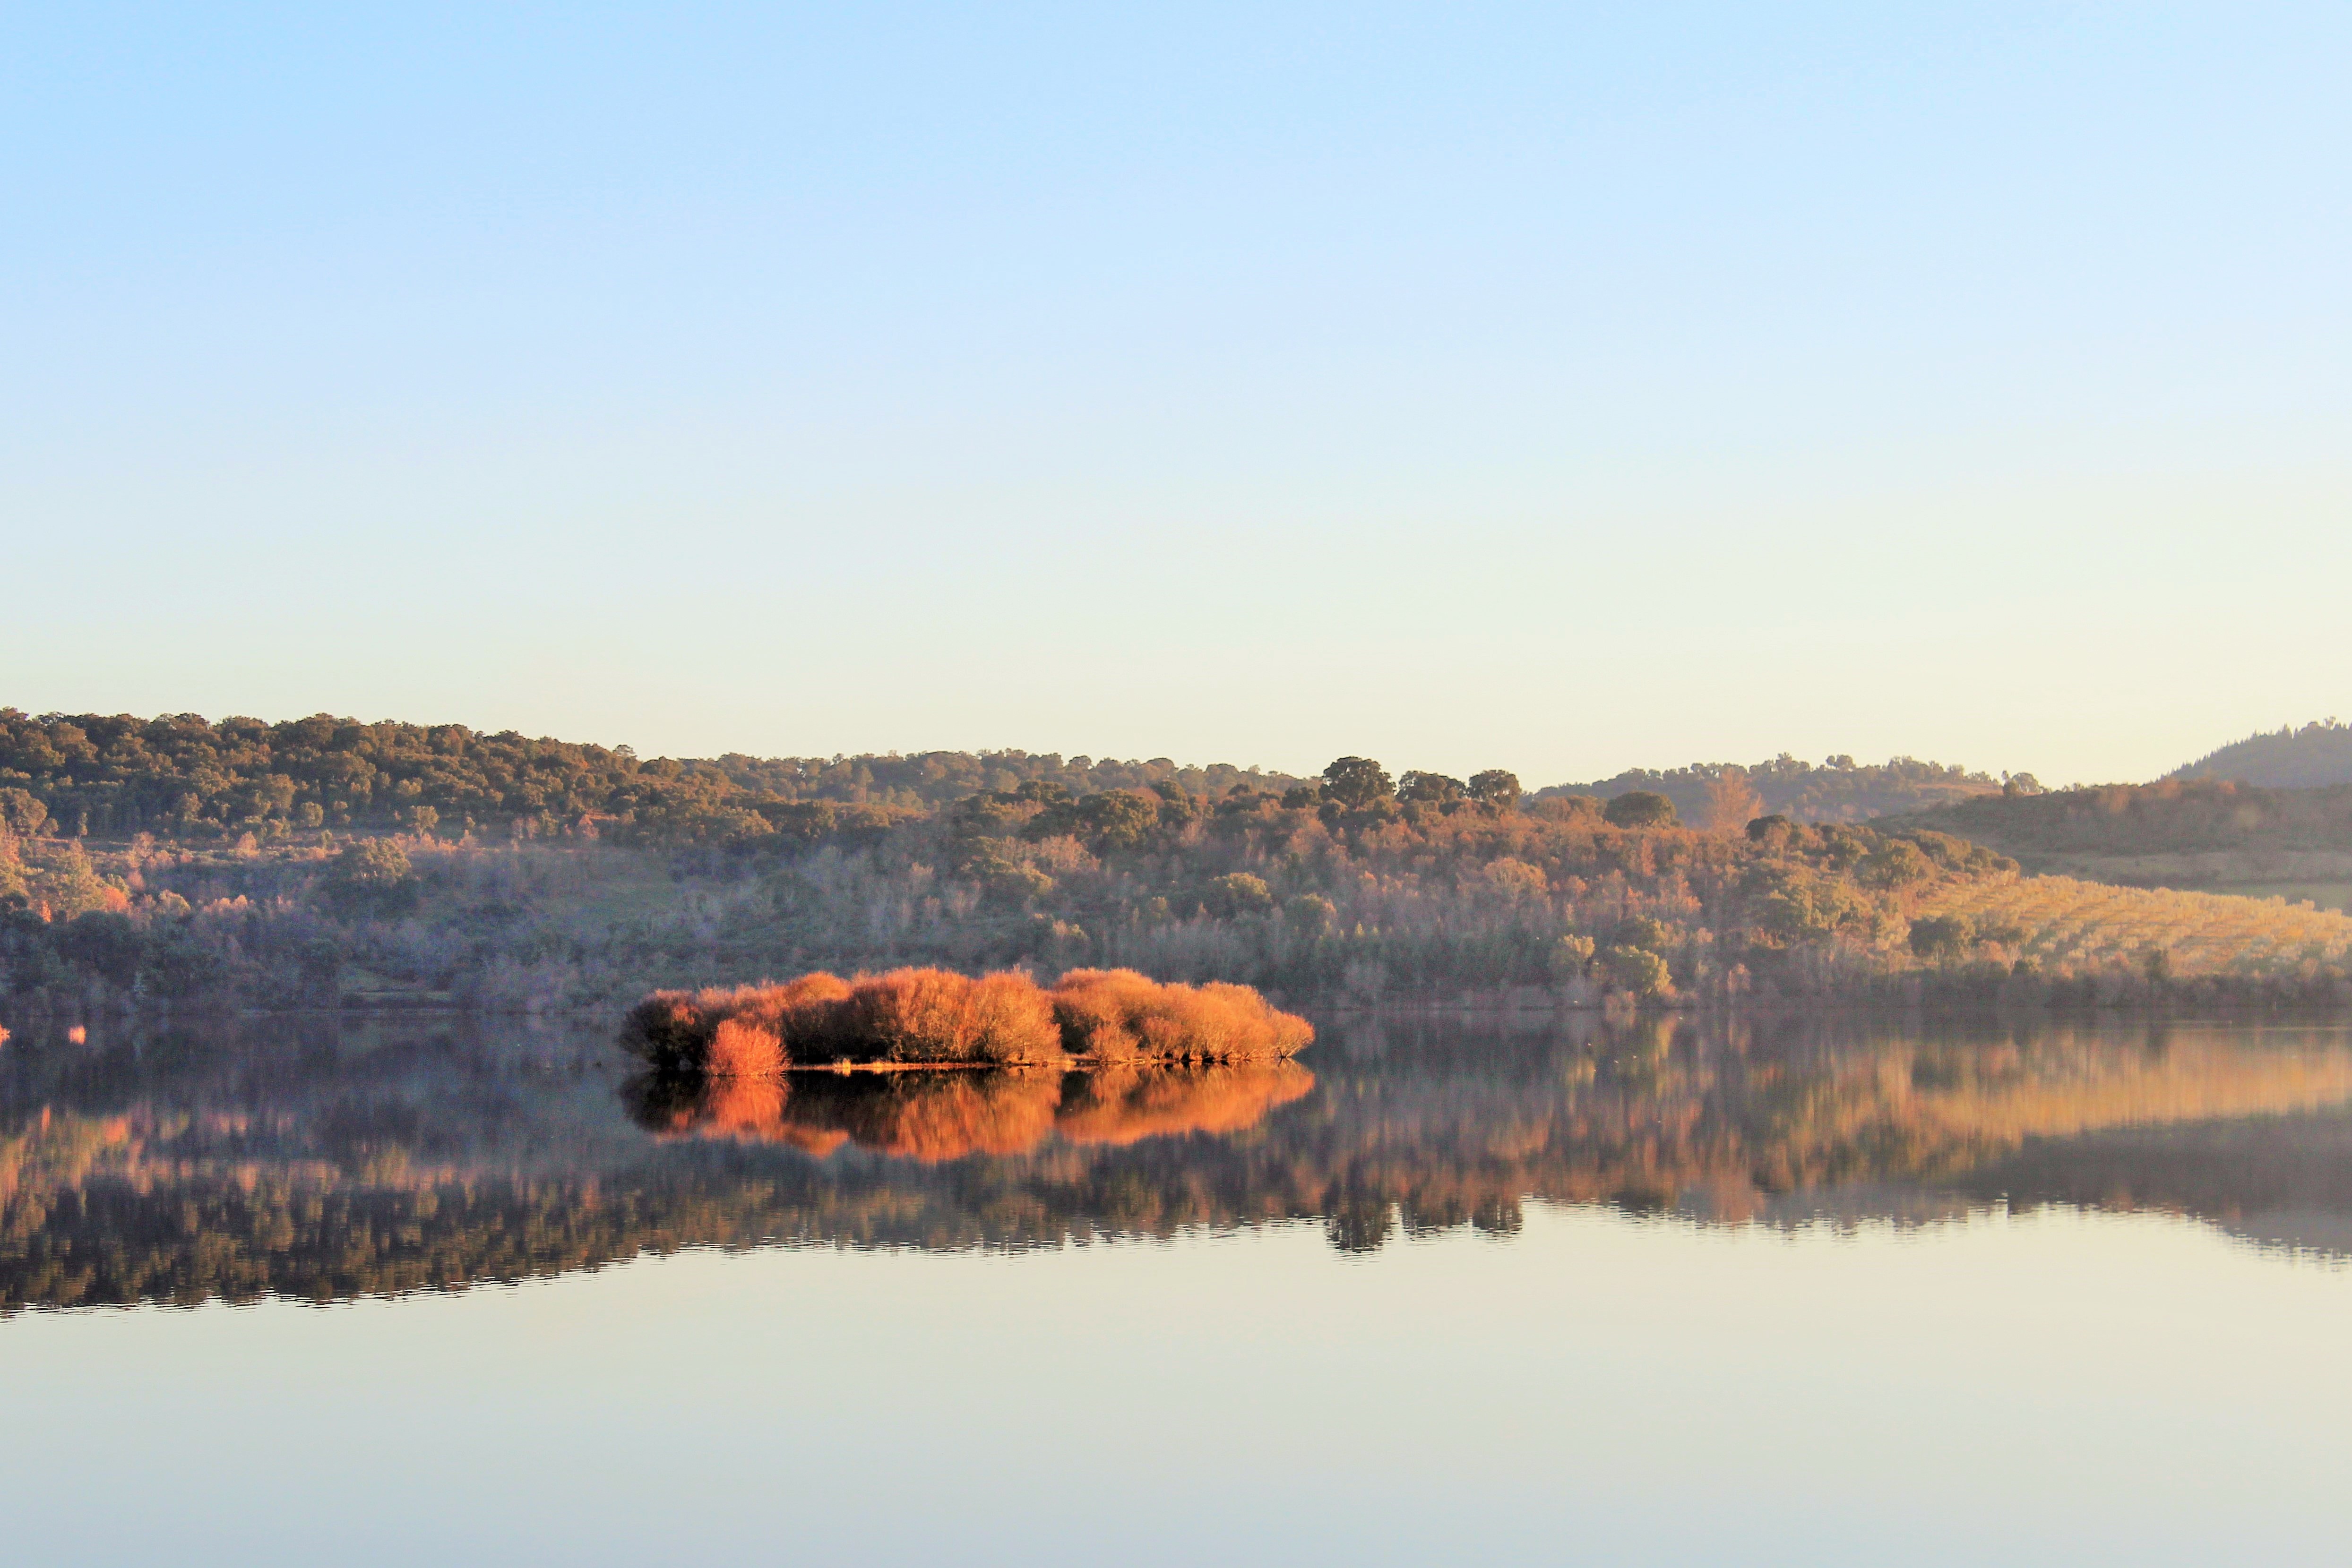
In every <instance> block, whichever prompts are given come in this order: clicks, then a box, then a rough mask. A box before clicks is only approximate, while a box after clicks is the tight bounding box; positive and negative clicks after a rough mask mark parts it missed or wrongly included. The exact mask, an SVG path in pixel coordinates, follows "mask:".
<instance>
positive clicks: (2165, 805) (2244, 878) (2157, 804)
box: [1872, 779, 2352, 909]
mask: <svg viewBox="0 0 2352 1568" xmlns="http://www.w3.org/2000/svg"><path fill="white" fill-rule="evenodd" d="M1872 826H1873V827H1874V828H1878V829H1881V830H1883V831H1890V832H1900V831H1916V830H1918V829H1922V828H1924V829H1928V830H1932V831H1936V832H1941V833H1951V834H1955V835H1958V836H1960V837H1964V838H1967V839H1969V840H1970V841H1973V842H1976V843H1979V844H1983V845H1985V846H1986V847H1988V848H1990V849H1994V850H1998V851H2000V852H2001V853H2003V854H2006V855H2011V856H2013V857H2015V859H2016V860H2017V862H2018V863H2019V864H2020V865H2021V866H2023V867H2024V868H2025V869H2026V870H2027V871H2029V872H2038V873H2054V874H2062V875H2066V876H2074V877H2081V878H2084V879H2085V880H2088V881H2092V882H2105V883H2120V884H2122V885H2124V886H2128V887H2172V888H2200V889H2206V890H2210V891H2214V892H2223V893H2235V894H2246V895H2249V896H2254V897H2270V896H2283V897H2285V898H2288V899H2291V900H2294V899H2302V898H2310V899H2313V900H2315V902H2317V903H2320V904H2325V905H2330V906H2332V907H2335V908H2338V909H2341V908H2345V907H2347V902H2352V784H2339V785H2333V786H2330V787H2328V788H2325V789H2263V788H2261V787H2260V786H2257V785H2252V784H2242V783H2239V782H2237V781H2235V780H2234V779H2167V780H2164V781H2162V782H2159V783H2155V784H2109V785H2101V786H2098V787H2096V788H2092V789H2063V790H2055V791H2052V792H2050V793H2048V794H2039V795H2029V794H2014V795H2008V796H2003V795H1990V796H1987V797H1984V798H1982V799H1978V800H1962V801H1958V802H1955V803H1952V804H1950V805H1946V806H1941V807H1937V808H1935V809H1932V810H1925V811H1915V812H1911V813H1907V814H1906V815H1904V816H1901V817H1897V818H1892V819H1889V820H1887V821H1880V822H1874V823H1873V824H1872Z"/></svg>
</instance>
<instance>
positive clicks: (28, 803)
mask: <svg viewBox="0 0 2352 1568" xmlns="http://www.w3.org/2000/svg"><path fill="white" fill-rule="evenodd" d="M48 820H49V809H48V808H47V806H44V805H43V804H41V801H40V799H39V797H37V796H36V795H34V794H33V793H32V792H31V791H30V790H27V789H0V828H5V829H7V830H8V831H10V832H12V833H16V834H19V835H21V836H23V837H25V838H30V837H32V836H33V835H34V834H35V833H37V832H39V831H41V824H42V823H44V822H47V821H48Z"/></svg>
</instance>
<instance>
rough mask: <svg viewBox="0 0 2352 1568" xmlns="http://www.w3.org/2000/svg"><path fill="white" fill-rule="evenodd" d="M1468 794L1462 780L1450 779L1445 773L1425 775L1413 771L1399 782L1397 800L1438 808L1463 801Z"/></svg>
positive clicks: (1415, 770) (1418, 771)
mask: <svg viewBox="0 0 2352 1568" xmlns="http://www.w3.org/2000/svg"><path fill="white" fill-rule="evenodd" d="M1468 793H1469V791H1468V790H1467V789H1465V787H1464V786H1463V783H1462V780H1460V779H1449V778H1447V777H1446V776H1445V775H1444V774H1443V773H1423V772H1421V771H1420V770H1418V769H1413V770H1411V771H1408V772H1407V773H1406V774H1405V775H1404V777H1403V778H1402V779H1398V780H1397V799H1398V800H1420V801H1423V802H1425V803H1427V804H1429V805H1433V806H1436V805H1444V803H1445V802H1447V801H1449V800H1462V799H1464V798H1465V797H1466V796H1467V794H1468Z"/></svg>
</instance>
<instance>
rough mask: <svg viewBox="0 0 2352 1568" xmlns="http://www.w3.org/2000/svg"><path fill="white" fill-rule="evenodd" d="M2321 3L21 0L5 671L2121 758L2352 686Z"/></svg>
mask: <svg viewBox="0 0 2352 1568" xmlns="http://www.w3.org/2000/svg"><path fill="white" fill-rule="evenodd" d="M2347 81H2352V10H2347V8H2345V7H2342V6H2250V5H2210V6H2191V5H2042V6H1998V5H1952V6H1942V7H1928V6H1885V5H1853V6H1844V7H1832V6H1719V5H1640V6H1635V5H1623V6H1617V7H1611V8H1591V9H1580V8H1575V7H1570V6H1564V5H1545V6H1527V7H1511V6H1500V5H1496V6H1440V5H1429V6H1416V7H1399V6H1377V5H1346V6H1339V5H1333V6H1328V7H1313V6H1297V5H1294V6H1271V5H1249V6H1233V7H1216V6H1211V5H1189V6H1183V7H1164V8H1158V9H1147V8H1143V7H1111V6H1071V7H1067V8H1042V7H1029V8H1015V7H988V8H982V7H961V6H959V7H937V8H933V7H911V6H909V7H898V8H891V7H883V6H872V7H856V8H851V7H823V8H809V9H806V10H796V9H792V8H787V7H761V8H757V9H752V8H745V9H741V10H733V9H720V8H709V7H706V8H673V7H661V8H655V7H644V8H641V9H634V10H632V9H616V8H609V7H603V8H600V7H591V6H583V5H572V6H531V7H524V6H475V7H446V8H444V7H429V6H422V5H408V6H400V7H386V8H383V9H381V10H374V11H370V10H366V9H362V8H361V7H330V6H317V5H310V6H302V7H286V8H282V9H270V8H265V7H258V6H256V7H234V8H231V7H205V8H201V9H198V8H192V7H191V8H182V7H173V6H152V7H139V8H116V7H109V6H104V5H12V6H9V7H7V8H6V9H5V10H0V546H5V550H0V581H5V601H0V606H5V607H4V608H0V616H5V620H0V704H13V705H15V706H20V707H25V708H27V709H32V710H35V711H39V710H46V709H67V710H82V709H99V710H104V711H120V710H128V711H131V712H138V713H154V712H162V711H179V710H194V711H198V712H203V713H206V714H210V715H215V716H217V715H221V714H225V713H232V712H243V713H251V714H256V715H259V716H264V717H270V718H277V717H287V716H297V715H300V714H305V713H310V712H313V711H318V710H321V709H323V710H328V711H331V712H336V713H346V714H355V715H358V716H363V717H404V718H415V719H420V720H422V719H457V720H459V721H462V722H466V723H468V724H473V725H476V726H479V727H488V728H504V727H518V728H521V729H524V730H528V731H532V732H538V733H553V734H560V735H563V736H566V737H575V738H583V739H599V740H604V741H608V742H618V741H626V742H628V743H630V744H633V745H635V747H637V748H638V749H639V750H640V751H641V752H645V753H647V754H651V753H655V752H670V753H676V754H686V755H699V754H709V753H712V752H716V751H720V750H729V749H733V750H746V751H756V752H792V753H809V752H826V753H829V752H833V751H836V750H861V749H887V748H892V747H896V748H898V749H902V750H912V749H920V748H929V747H1000V746H1017V747H1027V748H1030V749H1033V750H1059V751H1063V752H1066V753H1075V752H1088V753H1092V754H1095V755H1097V756H1102V755H1116V756H1155V755H1168V756H1173V757H1177V758H1184V759H1189V760H1202V761H1205V760H1211V759H1223V760H1233V761H1239V762H1253V761H1255V762H1261V763H1265V764H1267V765H1270V766H1276V767H1284V768H1314V767H1318V766H1320V765H1321V763H1322V762H1324V761H1325V760H1327V759H1328V758H1330V757H1331V756H1333V755H1335V754H1337V753H1340V752H1363V753H1368V754H1370V755H1373V756H1377V757H1380V758H1383V759H1384V760H1386V761H1388V762H1389V763H1390V764H1391V766H1394V767H1407V766H1420V767H1433V768H1445V769H1447V770H1450V771H1457V772H1458V771H1465V770H1467V769H1471V768H1479V767H1486V766H1506V767H1510V768H1516V769H1517V770H1518V771H1519V772H1521V773H1522V774H1523V775H1525V776H1527V777H1528V779H1529V780H1530V782H1538V781H1549V780H1554V779H1571V778H1587V777H1593V776H1598V775H1601V774H1605V773H1609V772H1612V771H1614V770H1615V769H1617V768H1622V767H1625V766H1628V765H1636V764H1640V765H1653V766H1670V765H1674V764H1677V763H1682V762H1686V761H1692V760H1698V759H1752V758H1757V757H1760V756H1766V755H1769V754H1771V753H1774V752H1777V751H1780V750H1783V749H1787V750H1791V751H1794V752H1796V753H1798V754H1799V755H1801V756H1811V757H1816V758H1818V757H1820V756H1822V755H1823V754H1825V753H1828V752H1832V751H1843V752H1852V753H1854V754H1856V755H1859V756H1862V757H1864V758H1880V757H1884V756H1886V755H1889V754H1891V753H1895V752H1908V753H1911V754H1914V755H1918V756H1925V757H1934V758H1940V759H1945V760H1958V761H1965V762H1967V763H1969V764H1971V765H1974V766H1981V767H1989V768H2030V769H2032V770H2033V771H2035V772H2037V773H2039V774H2041V775H2042V777H2043V778H2044V779H2113V778H2140V777H2147V776H2150V775H2153V774H2155V773H2157V772H2159V771H2162V770H2163V769H2165V768H2169V767H2170V766H2172V765H2174V764H2175V763H2177V762H2179V761H2182V760H2185V759H2187V758H2189V757H2191V756H2193V755H2195V754H2197V753H2200V752H2202V751H2204V750H2206V749H2209V748H2210V747H2212V746H2214V745H2218V744H2220V743H2221V742H2223V741H2226V740H2230V739H2233V738H2235V737H2239V736H2241V735H2242V734H2244V733H2246V732H2248V731H2250V730H2252V729H2253V728H2255V727H2275V726H2276V725H2278V724H2281V723H2284V722H2286V721H2289V720H2299V719H2303V718H2308V717H2313V716H2321V715H2326V714H2331V713H2344V714H2347V715H2352V646H2348V645H2347V640H2346V622H2347V616H2346V613H2345V608H2346V595H2347V588H2352V505H2348V504H2347V503H2352V452H2347V435H2352V291H2347V287H2346V280H2347V278H2352V92H2347V89H2346V83H2347Z"/></svg>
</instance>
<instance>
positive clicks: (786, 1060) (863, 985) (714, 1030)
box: [622, 969, 1315, 1078]
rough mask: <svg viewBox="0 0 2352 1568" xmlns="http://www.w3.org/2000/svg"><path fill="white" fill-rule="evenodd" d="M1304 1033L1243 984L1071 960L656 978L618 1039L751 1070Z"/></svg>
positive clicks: (1245, 1047)
mask: <svg viewBox="0 0 2352 1568" xmlns="http://www.w3.org/2000/svg"><path fill="white" fill-rule="evenodd" d="M1314 1038H1315V1030H1314V1029H1313V1028H1312V1027H1311V1026H1309V1025H1308V1023H1307V1020H1306V1019H1302V1018H1299V1017H1297V1015H1296V1014H1292V1013H1286V1012H1282V1011H1279V1010H1278V1009H1276V1008H1275V1007H1273V1006H1272V1005H1271V1004H1270V1003H1268V1002H1267V1001H1266V999H1265V998H1264V997H1262V996H1260V995H1259V994H1258V993H1257V992H1256V991H1255V989H1253V988H1250V987H1248V986H1230V985H1219V984H1209V985H1202V986H1187V985H1177V984H1162V983H1160V982H1159V981H1156V980H1151V979H1149V978H1147V977H1144V976H1142V975H1139V974H1138V973H1136V972H1135V971H1134V970H1132V969H1072V970H1070V971H1069V972H1068V973H1067V974H1065V975H1064V976H1063V977H1061V979H1060V980H1059V981H1058V982H1057V983H1055V985H1054V986H1053V987H1052V988H1050V989H1049V988H1045V987H1043V986H1040V985H1038V984H1037V982H1036V981H1034V980H1033V979H1031V978H1030V977H1028V976H1027V975H1025V974H1023V973H1021V972H1019V971H1018V970H1008V971H1005V972H1003V973H999V974H993V975H983V976H981V977H978V978H974V977H971V976H969V975H961V974H957V973H955V972H954V971H952V970H947V969H892V970H890V971H889V972H887V974H880V975H857V976H854V977H851V978H849V979H846V980H845V979H842V978H841V977H838V976H835V975H827V974H816V975H803V976H802V977H800V978H798V979H796V980H791V981H787V982H785V983H784V984H782V985H758V986H740V987H736V988H714V989H709V990H701V991H656V992H655V993H654V994H653V995H651V996H649V997H647V998H646V999H645V1000H644V1001H642V1002H640V1003H638V1004H637V1006H636V1007H635V1009H633V1010H632V1011H631V1012H630V1014H629V1018H628V1021H627V1023H626V1025H625V1027H624V1029H623V1030H622V1044H623V1045H624V1047H625V1048H626V1049H627V1050H629V1051H632V1052H634V1053H635V1054H636V1055H638V1056H640V1057H643V1058H644V1059H645V1060H646V1061H647V1062H649V1063H650V1064H651V1065H652V1066H653V1067H654V1069H655V1070H656V1071H660V1072H673V1073H702V1074H707V1075H709V1076H711V1077H719V1078H758V1077H765V1076H769V1075H772V1074H774V1073H778V1072H782V1071H786V1070H787V1069H790V1068H794V1067H828V1066H843V1065H857V1066H898V1065H906V1066H957V1065H963V1066H974V1067H979V1066H991V1067H1002V1066H1040V1067H1043V1066H1056V1067H1058V1066H1066V1065H1070V1064H1071V1063H1072V1062H1073V1061H1074V1059H1075V1060H1076V1061H1078V1062H1081V1063H1086V1064H1093V1065H1113V1064H1120V1063H1140V1062H1204V1061H1215V1062H1233V1061H1280V1060H1283V1059H1286V1058H1287V1057H1290V1056H1293V1055H1295V1054H1297V1052H1298V1051H1299V1050H1300V1049H1301V1048H1303V1047H1305V1046H1306V1045H1307V1043H1308V1042H1309V1041H1311V1040H1313V1039H1314Z"/></svg>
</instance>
